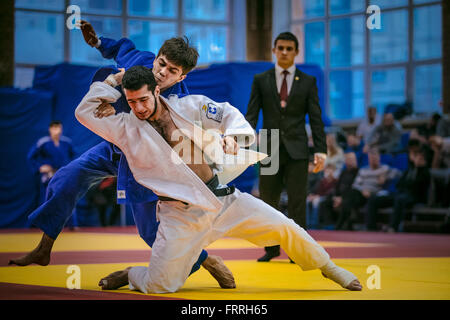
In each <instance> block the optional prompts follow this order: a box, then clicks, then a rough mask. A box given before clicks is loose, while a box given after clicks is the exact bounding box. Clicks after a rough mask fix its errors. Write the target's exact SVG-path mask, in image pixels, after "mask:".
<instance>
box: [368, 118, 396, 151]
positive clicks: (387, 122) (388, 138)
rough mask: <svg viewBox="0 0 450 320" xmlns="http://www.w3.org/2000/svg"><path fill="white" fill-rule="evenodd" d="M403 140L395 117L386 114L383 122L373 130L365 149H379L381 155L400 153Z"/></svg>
mask: <svg viewBox="0 0 450 320" xmlns="http://www.w3.org/2000/svg"><path fill="white" fill-rule="evenodd" d="M401 139H402V131H401V130H400V129H398V128H397V127H396V126H395V123H394V116H393V115H392V113H385V114H384V116H383V122H382V123H381V124H380V125H379V126H377V127H376V128H375V129H374V130H373V132H372V134H371V136H370V138H369V140H368V142H367V144H366V146H365V147H364V148H365V151H367V150H368V149H370V148H377V149H378V150H379V152H380V153H390V154H392V153H396V152H398V151H400V147H401Z"/></svg>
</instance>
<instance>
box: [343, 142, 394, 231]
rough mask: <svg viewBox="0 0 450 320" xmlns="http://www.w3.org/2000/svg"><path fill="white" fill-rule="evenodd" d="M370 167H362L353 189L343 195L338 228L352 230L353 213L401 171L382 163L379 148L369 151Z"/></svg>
mask: <svg viewBox="0 0 450 320" xmlns="http://www.w3.org/2000/svg"><path fill="white" fill-rule="evenodd" d="M368 156H369V167H365V168H361V169H360V170H359V171H358V175H357V176H356V178H355V181H354V182H353V185H352V189H351V190H350V191H349V192H348V193H347V194H345V195H344V196H343V198H342V205H341V210H340V213H339V218H338V222H337V224H336V230H342V229H346V230H351V229H352V221H351V213H352V210H354V209H359V208H361V207H362V206H364V205H365V204H366V203H367V200H368V199H369V198H370V197H371V196H373V195H376V194H378V193H379V192H380V191H382V190H383V187H384V186H385V185H386V183H387V182H388V181H389V180H391V179H393V178H395V177H396V176H397V175H398V173H399V171H398V170H397V169H394V168H390V167H389V166H388V165H385V164H384V165H381V163H380V153H379V151H378V150H377V149H375V148H373V149H370V150H369V152H368Z"/></svg>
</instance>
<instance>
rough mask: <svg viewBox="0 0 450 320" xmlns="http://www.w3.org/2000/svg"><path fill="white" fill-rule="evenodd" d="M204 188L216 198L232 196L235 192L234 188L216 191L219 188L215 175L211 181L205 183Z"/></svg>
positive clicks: (217, 178)
mask: <svg viewBox="0 0 450 320" xmlns="http://www.w3.org/2000/svg"><path fill="white" fill-rule="evenodd" d="M206 186H207V187H208V188H209V190H211V191H212V192H213V193H214V194H215V195H216V196H217V197H225V196H228V195H230V194H233V193H234V191H235V190H236V189H235V187H234V186H231V187H225V188H220V189H218V188H217V187H218V186H219V177H218V176H217V175H215V176H214V177H213V178H212V179H211V180H209V181H208V182H207V183H206Z"/></svg>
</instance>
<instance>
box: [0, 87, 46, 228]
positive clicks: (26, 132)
mask: <svg viewBox="0 0 450 320" xmlns="http://www.w3.org/2000/svg"><path fill="white" fill-rule="evenodd" d="M53 101H54V94H53V93H52V92H48V91H42V90H39V91H38V90H31V89H29V90H19V89H15V88H0V137H1V138H0V139H1V149H2V156H1V157H0V174H1V178H0V227H1V228H5V227H9V228H20V227H26V226H28V221H27V215H28V214H29V213H31V212H32V211H33V210H34V209H35V208H36V206H37V201H38V195H39V177H38V176H35V175H33V173H32V171H31V168H30V167H29V166H28V162H27V154H28V151H29V150H30V148H31V147H32V145H33V144H35V143H36V142H37V140H38V139H39V138H41V137H42V136H45V135H48V125H49V123H50V121H51V119H52V116H51V114H52V106H53Z"/></svg>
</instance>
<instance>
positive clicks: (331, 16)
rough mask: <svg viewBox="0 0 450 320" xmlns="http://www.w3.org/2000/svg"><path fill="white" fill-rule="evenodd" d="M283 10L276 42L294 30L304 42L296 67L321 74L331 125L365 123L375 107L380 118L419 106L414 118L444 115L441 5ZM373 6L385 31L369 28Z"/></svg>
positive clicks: (277, 15) (288, 5) (338, 1)
mask: <svg viewBox="0 0 450 320" xmlns="http://www.w3.org/2000/svg"><path fill="white" fill-rule="evenodd" d="M274 3H275V2H274ZM276 5H277V10H274V21H273V26H274V27H273V37H274V38H275V37H276V36H277V35H278V34H279V33H281V32H283V31H285V30H286V26H288V27H289V28H290V30H291V31H292V33H294V34H295V35H296V36H297V38H298V40H299V54H298V56H297V57H296V61H295V62H296V63H308V64H309V63H312V64H316V65H318V66H320V67H321V68H322V71H323V74H324V89H325V99H324V101H322V105H321V107H322V110H324V112H325V113H326V114H327V115H328V116H330V118H331V120H353V119H362V118H364V117H365V114H366V109H367V108H368V107H369V106H370V105H372V104H373V105H375V106H376V107H377V108H378V110H379V112H383V110H384V108H385V107H386V105H387V104H390V103H396V104H403V103H405V102H406V101H411V102H413V105H414V112H415V113H430V112H433V111H437V110H439V109H437V108H438V105H437V101H439V100H440V99H441V93H442V88H441V86H442V84H441V81H440V79H441V78H442V53H441V51H442V37H443V35H442V31H441V24H442V17H441V16H442V0H345V1H343V0H277V1H276ZM369 5H377V6H379V7H380V10H381V11H380V26H381V29H376V28H375V29H368V27H367V19H368V17H369V16H370V15H372V14H373V13H369V14H367V12H366V11H367V7H368V6H369ZM286 17H288V19H287V21H286ZM407 86H408V87H407ZM413 116H414V115H413Z"/></svg>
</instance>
